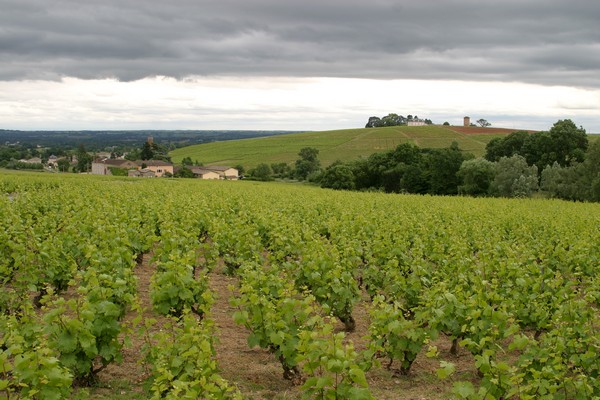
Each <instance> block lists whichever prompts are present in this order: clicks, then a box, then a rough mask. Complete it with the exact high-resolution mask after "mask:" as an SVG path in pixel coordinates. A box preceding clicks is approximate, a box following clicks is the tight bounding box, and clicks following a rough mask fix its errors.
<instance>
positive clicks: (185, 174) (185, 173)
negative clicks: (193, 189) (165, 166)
mask: <svg viewBox="0 0 600 400" xmlns="http://www.w3.org/2000/svg"><path fill="white" fill-rule="evenodd" d="M173 177H175V178H195V177H196V175H194V173H193V172H192V170H191V169H189V168H188V167H186V166H183V167H181V168H179V169H178V170H177V172H175V174H173Z"/></svg>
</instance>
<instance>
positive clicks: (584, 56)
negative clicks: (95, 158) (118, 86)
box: [0, 0, 600, 87]
mask: <svg viewBox="0 0 600 400" xmlns="http://www.w3.org/2000/svg"><path fill="white" fill-rule="evenodd" d="M0 7H1V9H2V10H3V12H2V13H1V14H0V27H1V28H0V79H4V80H13V79H48V78H54V79H58V78H59V77H61V76H74V77H81V78H104V77H116V78H118V79H121V80H135V79H140V78H143V77H146V76H154V75H166V76H173V77H176V78H184V77H186V76H194V75H242V76H244V75H253V76H257V75H258V76H323V77H361V78H376V79H402V78H410V79H419V78H424V79H470V80H500V81H522V82H531V83H542V84H569V85H577V86H585V87H600V73H599V72H600V62H599V61H600V60H599V56H598V55H597V54H600V52H598V47H599V46H600V30H599V29H597V21H598V20H599V19H600V18H599V17H600V7H598V5H597V4H596V2H595V1H592V0H589V1H588V0H574V1H570V2H565V1H561V0H546V1H542V0H532V1H526V2H523V1H516V0H508V1H502V2H498V1H489V0H484V1H472V0H450V1H441V0H432V1H426V2H425V1H424V2H412V1H411V2H409V1H385V0H372V1H370V2H364V1H357V0H344V1H342V0H320V1H317V0H305V1H302V2H296V1H283V0H255V1H248V0H221V1H208V0H204V1H192V0H171V1H170V2H164V1H158V0H146V1H134V0H130V1H117V0H103V1H101V2H100V1H81V0H60V1H55V2H54V1H53V2H48V1H42V0H0Z"/></svg>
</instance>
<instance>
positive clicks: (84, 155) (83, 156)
mask: <svg viewBox="0 0 600 400" xmlns="http://www.w3.org/2000/svg"><path fill="white" fill-rule="evenodd" d="M76 156H77V164H76V165H75V166H74V167H73V170H74V171H75V172H89V171H91V170H92V156H91V155H89V154H88V152H87V151H86V150H85V146H84V145H83V144H80V145H79V146H78V147H77V153H76Z"/></svg>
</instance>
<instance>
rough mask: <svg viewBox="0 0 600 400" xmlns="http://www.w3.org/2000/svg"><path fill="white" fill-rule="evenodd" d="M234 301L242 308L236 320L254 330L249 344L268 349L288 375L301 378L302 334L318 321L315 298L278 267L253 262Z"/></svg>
mask: <svg viewBox="0 0 600 400" xmlns="http://www.w3.org/2000/svg"><path fill="white" fill-rule="evenodd" d="M232 304H233V305H234V306H235V307H237V308H238V311H236V312H235V314H234V316H233V317H234V320H235V322H236V323H238V324H243V325H244V326H246V328H248V330H249V331H250V332H251V334H250V336H249V337H248V345H249V346H250V347H254V346H257V345H258V346H260V347H261V348H264V349H268V350H269V351H270V352H272V353H273V354H274V355H275V356H276V357H277V358H278V359H279V361H280V362H281V366H282V368H283V376H284V378H286V379H291V380H296V381H297V380H299V376H300V370H299V369H298V359H299V353H298V346H299V340H300V339H299V337H300V334H301V332H302V331H303V330H307V329H308V330H310V329H312V325H313V324H314V320H312V319H311V318H312V317H313V313H314V308H315V306H314V298H312V296H302V295H301V294H300V293H298V292H297V291H296V290H295V288H294V286H293V284H292V282H290V281H289V280H287V279H285V278H283V277H281V276H279V274H278V272H277V270H272V269H271V270H268V269H265V268H262V267H260V266H251V265H249V266H246V267H244V269H243V272H242V282H241V287H240V289H239V297H237V298H235V299H233V300H232Z"/></svg>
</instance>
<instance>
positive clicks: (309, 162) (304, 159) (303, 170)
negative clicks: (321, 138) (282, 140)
mask: <svg viewBox="0 0 600 400" xmlns="http://www.w3.org/2000/svg"><path fill="white" fill-rule="evenodd" d="M298 155H299V156H300V159H298V160H296V178H298V179H299V180H306V179H307V178H308V176H309V175H310V174H313V173H315V172H317V171H318V170H319V167H320V165H321V164H320V162H319V159H318V155H319V150H318V149H316V148H314V147H304V148H302V149H301V150H300V152H299V153H298Z"/></svg>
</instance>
